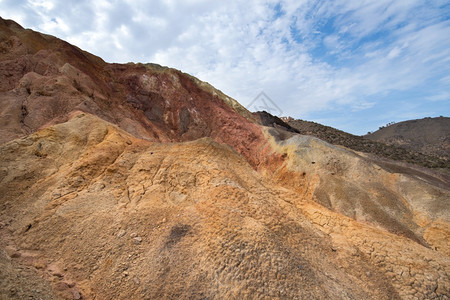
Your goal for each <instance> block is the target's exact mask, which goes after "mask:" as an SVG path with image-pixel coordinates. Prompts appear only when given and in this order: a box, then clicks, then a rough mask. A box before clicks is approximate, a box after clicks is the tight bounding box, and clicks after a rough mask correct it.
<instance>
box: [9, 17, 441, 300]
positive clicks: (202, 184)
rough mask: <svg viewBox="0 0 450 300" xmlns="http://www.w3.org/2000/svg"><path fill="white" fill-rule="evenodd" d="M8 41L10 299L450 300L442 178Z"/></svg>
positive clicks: (167, 80) (192, 81)
mask: <svg viewBox="0 0 450 300" xmlns="http://www.w3.org/2000/svg"><path fill="white" fill-rule="evenodd" d="M0 47H1V49H2V51H0V79H1V81H0V101H1V103H0V133H1V135H0V138H1V140H0V207H1V211H0V295H1V298H2V299H30V298H37V299H180V298H183V299H266V298H270V299H411V298H419V299H445V297H448V295H449V291H450V278H449V274H450V247H449V244H448V240H449V239H450V206H449V205H448V200H449V199H450V188H449V187H450V185H449V182H448V181H447V180H446V179H445V178H442V176H440V175H439V174H437V173H434V172H432V170H431V171H430V170H429V169H427V170H424V169H420V168H419V169H416V168H412V167H410V166H409V165H403V164H400V163H396V162H395V161H386V160H383V159H380V158H378V157H376V156H365V155H363V154H361V153H360V152H355V151H353V150H351V149H349V148H345V147H341V146H335V145H332V144H330V143H328V142H326V141H324V140H321V139H318V138H315V137H311V136H306V135H301V134H298V131H299V130H297V129H295V127H294V126H292V125H291V126H292V127H286V126H285V125H284V124H283V123H279V122H278V121H277V120H276V121H275V122H273V121H272V119H271V117H270V116H265V117H264V118H265V119H264V120H265V121H264V122H262V121H261V120H262V119H261V117H260V116H258V115H252V114H251V113H250V112H248V111H247V110H246V109H245V108H244V107H242V106H241V105H240V104H239V103H238V102H237V101H236V100H234V99H232V98H230V97H228V96H226V95H224V94H223V93H222V92H220V91H218V90H216V89H215V88H213V87H212V86H210V85H209V84H207V83H205V82H202V81H200V80H199V79H197V78H194V77H192V76H190V75H188V74H185V73H182V72H181V71H178V70H174V69H171V68H166V67H161V66H158V65H154V64H131V63H130V64H109V63H105V62H104V61H103V60H102V59H100V58H98V57H95V56H94V55H92V54H89V53H87V52H85V51H82V50H80V49H78V48H77V47H75V46H72V45H70V44H68V43H66V42H64V41H61V40H59V39H57V38H55V37H51V36H48V35H43V34H40V33H38V32H34V31H31V30H26V29H23V28H22V27H20V25H18V24H16V23H15V22H13V21H10V20H3V19H0ZM277 122H278V123H277ZM261 123H267V124H263V125H261ZM270 123H271V124H270ZM273 123H276V126H275V125H273ZM266 125H272V126H266Z"/></svg>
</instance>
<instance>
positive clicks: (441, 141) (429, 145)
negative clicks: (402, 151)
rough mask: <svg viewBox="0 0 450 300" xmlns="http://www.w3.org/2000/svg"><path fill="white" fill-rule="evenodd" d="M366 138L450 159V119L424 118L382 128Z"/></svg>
mask: <svg viewBox="0 0 450 300" xmlns="http://www.w3.org/2000/svg"><path fill="white" fill-rule="evenodd" d="M365 138H367V139H370V140H373V141H378V142H383V143H386V144H388V145H394V146H399V147H402V148H406V149H409V150H414V151H417V152H421V153H424V154H427V155H433V156H437V157H440V158H445V159H449V158H450V118H447V117H438V118H424V119H420V120H410V121H404V122H400V123H396V124H393V125H390V126H387V127H382V128H380V130H377V131H375V132H373V133H371V134H368V135H366V136H365Z"/></svg>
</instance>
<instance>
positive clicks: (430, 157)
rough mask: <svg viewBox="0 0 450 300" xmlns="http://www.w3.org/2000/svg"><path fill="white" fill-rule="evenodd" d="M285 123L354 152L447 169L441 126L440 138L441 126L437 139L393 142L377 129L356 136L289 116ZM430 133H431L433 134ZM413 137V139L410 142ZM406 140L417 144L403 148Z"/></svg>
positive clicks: (446, 151) (449, 168)
mask: <svg viewBox="0 0 450 300" xmlns="http://www.w3.org/2000/svg"><path fill="white" fill-rule="evenodd" d="M280 121H281V120H280ZM285 124H287V125H288V126H289V127H291V128H294V129H295V130H296V131H297V132H298V133H300V134H304V135H311V136H315V137H317V138H319V139H321V140H324V141H326V142H328V143H330V144H334V145H341V146H345V147H347V148H350V149H353V150H355V151H361V152H365V153H371V154H374V155H376V156H380V157H383V158H388V159H392V160H396V161H403V162H407V163H411V164H416V165H420V166H424V167H427V168H441V169H444V170H443V171H444V173H447V174H448V173H449V170H450V158H449V157H448V152H449V149H448V145H447V146H445V145H446V143H447V144H448V142H445V140H446V139H447V140H448V127H447V128H446V129H445V130H447V131H446V136H447V138H444V136H445V135H444V128H441V130H438V133H436V135H437V136H439V137H438V138H430V139H428V140H427V141H425V138H418V139H416V137H411V139H409V140H408V141H409V142H406V140H405V139H404V138H402V141H403V142H402V143H397V142H389V141H388V139H383V138H377V137H378V136H379V134H378V131H377V133H373V134H371V135H366V136H356V135H353V134H349V133H347V132H343V131H341V130H338V129H335V128H332V127H329V126H324V125H321V124H318V123H315V122H310V121H304V120H295V119H289V120H286V123H285ZM399 124H401V123H399ZM442 127H444V126H442ZM410 129H411V132H416V131H420V130H419V129H418V128H416V129H414V128H410ZM430 131H431V130H430ZM383 132H384V129H383ZM406 135H407V134H406V133H405V136H406ZM416 135H417V134H416ZM432 135H434V133H433V134H432ZM397 138H398V136H397ZM413 140H415V141H416V142H414V143H413ZM406 143H410V144H411V145H412V144H414V145H420V146H418V147H415V146H406V147H405V145H406ZM446 147H447V148H446ZM426 148H428V149H429V151H426V150H425V149H426Z"/></svg>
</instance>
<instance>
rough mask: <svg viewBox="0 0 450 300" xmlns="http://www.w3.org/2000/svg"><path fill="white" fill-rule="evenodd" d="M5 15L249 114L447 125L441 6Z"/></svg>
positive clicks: (351, 4) (305, 4)
mask: <svg viewBox="0 0 450 300" xmlns="http://www.w3.org/2000/svg"><path fill="white" fill-rule="evenodd" d="M0 11H2V12H3V15H2V17H4V18H5V17H6V18H13V19H15V20H16V21H18V22H20V23H21V24H22V25H23V26H26V27H31V28H33V29H36V30H40V31H44V32H47V33H50V34H53V35H56V36H58V37H60V38H63V39H66V40H68V41H69V42H71V43H74V44H76V45H77V46H79V47H81V48H83V49H86V50H88V51H90V52H92V53H94V54H96V55H99V56H101V57H102V58H104V59H105V60H107V61H110V62H129V61H141V62H155V63H160V64H162V65H168V66H171V67H175V68H178V69H181V70H182V71H185V72H188V73H191V74H193V75H195V76H198V77H199V78H200V79H202V80H205V81H208V82H210V83H211V84H213V85H214V86H216V87H217V88H219V89H221V90H222V91H224V92H225V93H227V94H229V95H230V96H232V97H234V98H236V99H237V100H238V101H240V102H241V103H242V104H244V105H246V104H248V103H250V102H251V101H252V100H253V98H254V97H255V96H256V95H258V94H259V93H260V92H261V91H265V92H266V94H267V95H269V96H270V97H271V98H272V99H273V100H274V101H276V103H277V105H278V106H279V107H280V108H281V109H282V110H283V111H284V114H285V115H292V116H294V117H297V118H303V119H312V120H319V119H320V120H321V121H322V122H325V123H326V124H327V125H332V126H336V127H338V128H340V129H344V130H347V131H350V132H353V133H358V134H362V133H365V132H367V131H369V130H373V129H375V128H377V127H378V126H380V125H383V124H385V123H387V122H390V121H400V120H398V119H395V120H390V119H389V120H386V117H392V116H396V115H398V116H401V115H408V116H416V117H425V115H421V113H423V112H424V109H423V107H427V113H430V114H432V115H433V114H434V115H449V110H450V108H449V104H448V103H449V102H450V99H449V98H448V95H449V93H448V91H449V90H450V82H449V80H448V78H449V77H450V61H449V60H450V41H449V39H448V36H450V20H449V17H448V16H450V5H449V4H446V2H445V1H442V2H439V1H418V0H417V1H416V0H410V1H392V0H376V1H375V0H365V1H344V0H334V1H331V0H330V1H327V0H324V1H307V0H303V1H290V0H284V1H256V0H253V1H230V2H229V3H225V2H222V1H203V0H190V1H176V0H165V1H162V0H161V1H144V0H138V1H106V0H99V1H95V2H92V1H86V0H78V1H51V0H47V1H45V0H29V1H23V0H21V1H17V0H15V1H11V0H6V1H5V0H3V1H1V2H0ZM405 101H406V102H407V103H408V105H404V103H406V102H405ZM430 103H432V105H430ZM382 107H383V108H385V109H388V110H389V112H390V113H389V114H385V116H383V115H380V113H379V112H380V109H381V108H382ZM332 112H334V115H333V114H332ZM362 120H364V121H365V122H364V124H365V126H361V121H362Z"/></svg>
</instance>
